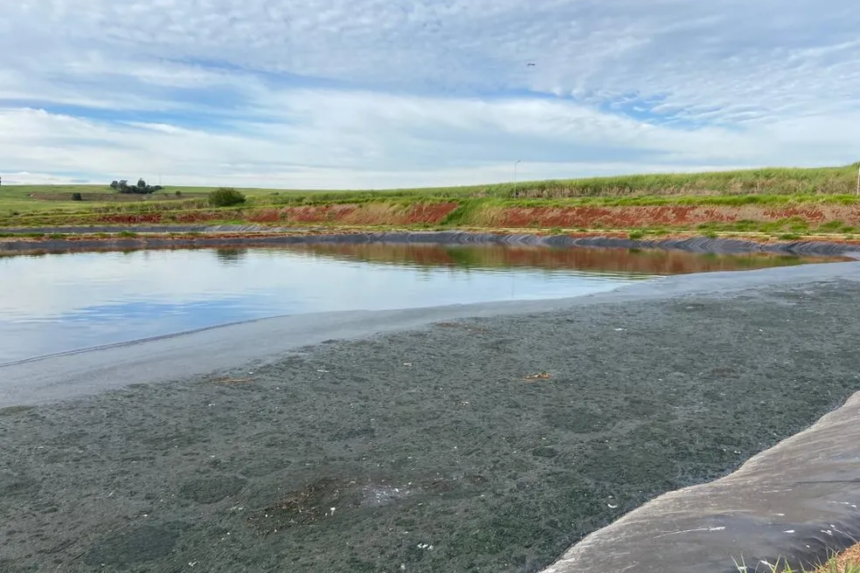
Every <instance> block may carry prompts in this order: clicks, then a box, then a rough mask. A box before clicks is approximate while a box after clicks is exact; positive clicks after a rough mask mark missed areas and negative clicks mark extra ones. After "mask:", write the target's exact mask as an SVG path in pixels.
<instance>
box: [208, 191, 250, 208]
mask: <svg viewBox="0 0 860 573" xmlns="http://www.w3.org/2000/svg"><path fill="white" fill-rule="evenodd" d="M244 202H245V196H244V195H242V193H240V192H239V191H236V190H235V189H233V188H232V187H221V188H220V189H216V190H215V191H212V192H211V193H209V204H210V205H212V206H213V207H230V206H232V205H239V204H240V203H244Z"/></svg>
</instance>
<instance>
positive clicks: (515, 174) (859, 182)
mask: <svg viewBox="0 0 860 573" xmlns="http://www.w3.org/2000/svg"><path fill="white" fill-rule="evenodd" d="M520 161H522V159H517V160H516V162H514V197H519V195H518V194H517V165H519V164H520ZM858 185H860V176H858ZM858 193H860V191H858Z"/></svg>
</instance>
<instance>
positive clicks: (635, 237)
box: [627, 231, 645, 241]
mask: <svg viewBox="0 0 860 573" xmlns="http://www.w3.org/2000/svg"><path fill="white" fill-rule="evenodd" d="M644 236H645V233H644V231H632V232H631V233H630V234H629V235H627V237H628V238H629V239H630V240H631V241H638V240H639V239H641V238H643V237H644Z"/></svg>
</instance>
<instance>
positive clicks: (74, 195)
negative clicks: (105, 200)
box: [72, 193, 84, 201]
mask: <svg viewBox="0 0 860 573" xmlns="http://www.w3.org/2000/svg"><path fill="white" fill-rule="evenodd" d="M83 200H84V197H83V195H81V194H80V193H72V201H83Z"/></svg>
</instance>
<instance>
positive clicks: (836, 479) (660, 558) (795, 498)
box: [543, 392, 860, 573]
mask: <svg viewBox="0 0 860 573" xmlns="http://www.w3.org/2000/svg"><path fill="white" fill-rule="evenodd" d="M762 415H767V412H763V413H762ZM858 507H860V392H858V393H857V394H855V395H854V396H852V397H851V398H850V399H849V400H848V402H846V404H845V405H844V406H842V407H841V408H839V409H837V410H835V411H833V412H831V413H830V414H827V415H826V416H824V417H823V418H822V419H821V420H819V421H818V422H817V423H816V424H814V425H813V426H812V427H810V428H808V429H807V430H805V431H803V432H801V433H799V434H797V435H795V436H793V437H791V438H788V439H786V440H784V441H783V442H781V443H779V444H778V445H776V446H775V447H773V448H771V449H769V450H766V451H764V452H762V453H760V454H758V455H756V456H755V457H753V458H751V459H749V460H748V461H747V462H746V463H745V464H743V465H742V466H741V467H740V469H738V470H737V471H736V472H734V473H733V474H731V475H729V476H726V477H724V478H722V479H719V480H716V481H714V482H711V483H707V484H702V485H697V486H692V487H689V488H685V489H681V490H678V491H674V492H670V493H667V494H664V495H661V496H659V497H657V498H656V499H654V500H652V501H651V502H649V503H647V504H645V505H643V506H642V507H640V508H638V509H636V510H634V511H632V512H630V513H629V514H627V515H626V516H624V517H622V518H621V519H619V520H618V521H616V522H614V523H612V524H611V525H609V526H607V527H605V528H603V529H600V530H598V531H596V532H594V533H592V534H590V535H588V536H587V537H585V538H584V539H583V540H582V541H580V542H579V543H577V544H575V545H574V546H573V547H572V548H570V549H569V550H568V551H567V552H566V553H565V554H564V556H563V557H562V558H561V559H559V560H558V561H557V562H555V563H554V564H553V565H551V566H550V567H548V568H546V569H544V570H543V573H574V572H576V573H606V572H607V571H627V570H631V571H636V572H637V573H666V572H669V571H672V572H676V571H677V572H684V573H737V571H739V567H738V566H739V565H745V566H746V571H748V572H749V573H752V572H758V571H766V572H768V573H770V572H771V570H772V566H773V565H776V564H777V562H779V564H780V565H782V566H784V565H786V564H788V565H791V567H792V568H793V570H795V571H797V570H815V569H816V567H817V566H819V565H820V564H822V563H825V562H826V561H827V559H829V558H830V557H832V556H833V555H834V553H836V552H840V551H843V550H845V549H847V548H848V547H851V546H853V545H854V544H856V543H857V542H858V540H860V509H858ZM740 570H743V569H740ZM780 570H782V569H780Z"/></svg>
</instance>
